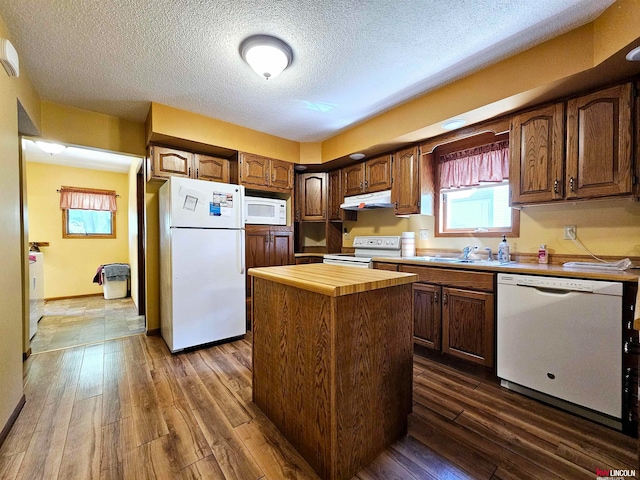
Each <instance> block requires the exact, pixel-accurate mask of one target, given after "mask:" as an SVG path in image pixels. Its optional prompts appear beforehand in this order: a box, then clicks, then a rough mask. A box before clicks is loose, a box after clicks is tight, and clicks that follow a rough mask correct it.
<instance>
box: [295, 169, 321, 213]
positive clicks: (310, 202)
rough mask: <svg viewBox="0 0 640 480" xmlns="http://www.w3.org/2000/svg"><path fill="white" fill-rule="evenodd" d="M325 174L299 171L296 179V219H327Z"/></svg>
mask: <svg viewBox="0 0 640 480" xmlns="http://www.w3.org/2000/svg"><path fill="white" fill-rule="evenodd" d="M327 194H328V188H327V174H326V173H324V172H320V173H301V174H298V175H297V180H296V217H295V218H296V220H297V221H324V220H326V219H327V205H328V200H327Z"/></svg>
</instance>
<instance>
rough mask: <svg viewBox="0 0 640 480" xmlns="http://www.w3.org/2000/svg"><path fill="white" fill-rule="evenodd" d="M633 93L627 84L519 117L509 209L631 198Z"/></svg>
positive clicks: (513, 143) (513, 125)
mask: <svg viewBox="0 0 640 480" xmlns="http://www.w3.org/2000/svg"><path fill="white" fill-rule="evenodd" d="M632 90H633V89H632V84H631V83H626V84H623V85H618V86H615V87H611V88H608V89H605V90H601V91H598V92H594V93H591V94H588V95H583V96H581V97H576V98H572V99H569V100H568V101H567V103H566V108H565V104H563V103H557V104H554V105H550V106H546V107H542V108H538V109H535V110H532V111H530V112H525V113H520V114H518V115H515V116H514V117H513V118H512V123H511V132H510V166H509V170H510V171H509V177H510V178H509V183H510V186H511V195H512V197H511V204H512V205H526V204H536V203H545V202H551V201H556V200H576V199H589V198H602V197H611V196H619V195H630V194H632V193H633V182H632V180H633V168H634V165H633V157H632V151H633V148H632V139H633V134H632V128H633V122H632V118H631V112H632V108H631V106H632V100H633V92H632ZM565 114H566V134H565V133H564V131H565V120H564V119H565ZM565 145H566V148H565ZM565 152H566V156H565Z"/></svg>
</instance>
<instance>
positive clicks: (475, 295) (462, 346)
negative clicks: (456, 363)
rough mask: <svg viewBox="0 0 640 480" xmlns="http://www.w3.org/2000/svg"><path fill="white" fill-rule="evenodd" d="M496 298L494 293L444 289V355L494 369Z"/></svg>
mask: <svg viewBox="0 0 640 480" xmlns="http://www.w3.org/2000/svg"><path fill="white" fill-rule="evenodd" d="M494 308H495V298H494V295H493V294H492V293H485V292H473V291H470V290H462V289H458V288H447V287H443V288H442V353H446V354H449V355H452V356H456V357H459V358H462V359H465V360H468V361H470V362H474V363H479V364H480V365H484V366H485V367H493V357H494V345H495V329H494V325H495V314H494Z"/></svg>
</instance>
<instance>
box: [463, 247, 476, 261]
mask: <svg viewBox="0 0 640 480" xmlns="http://www.w3.org/2000/svg"><path fill="white" fill-rule="evenodd" d="M477 249H478V247H477V246H476V247H464V248H463V249H462V259H463V260H469V254H470V253H471V252H473V251H474V250H477Z"/></svg>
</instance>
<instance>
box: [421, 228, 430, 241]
mask: <svg viewBox="0 0 640 480" xmlns="http://www.w3.org/2000/svg"><path fill="white" fill-rule="evenodd" d="M420 240H429V229H428V228H421V229H420Z"/></svg>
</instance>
